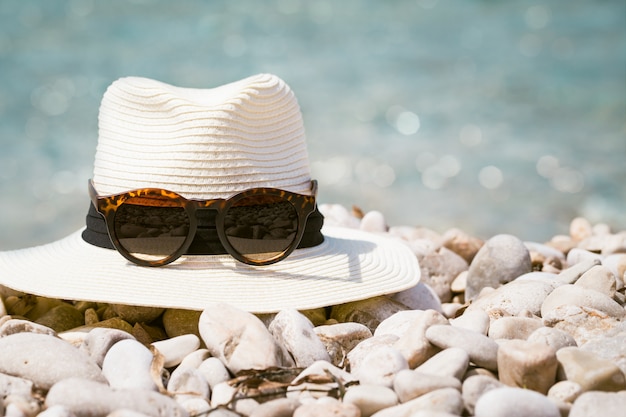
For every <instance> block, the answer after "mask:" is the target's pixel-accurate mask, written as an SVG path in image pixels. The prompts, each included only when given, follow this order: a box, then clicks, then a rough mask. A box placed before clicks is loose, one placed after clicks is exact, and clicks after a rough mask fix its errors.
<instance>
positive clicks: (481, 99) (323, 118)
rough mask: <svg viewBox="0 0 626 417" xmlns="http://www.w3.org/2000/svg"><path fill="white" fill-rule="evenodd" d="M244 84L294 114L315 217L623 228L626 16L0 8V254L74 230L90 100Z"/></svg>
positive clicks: (522, 230) (458, 6)
mask: <svg viewBox="0 0 626 417" xmlns="http://www.w3.org/2000/svg"><path fill="white" fill-rule="evenodd" d="M259 72H272V73H275V74H277V75H279V76H280V77H282V78H283V79H285V80H286V81H287V82H288V83H289V84H290V85H291V87H292V88H293V90H294V91H295V92H296V95H297V97H298V100H299V102H300V105H301V107H302V111H303V115H304V121H305V127H306V131H307V138H308V144H309V154H310V159H311V167H312V170H313V175H314V176H315V177H317V178H318V179H319V182H320V195H319V197H320V200H321V201H322V202H338V203H342V204H344V205H347V206H350V205H352V204H356V205H358V206H360V207H361V208H362V209H363V210H372V209H377V210H380V211H382V212H383V213H384V214H385V215H386V217H387V220H388V223H390V224H392V225H400V224H410V225H421V226H426V227H430V228H433V229H435V230H437V231H440V232H443V231H445V230H446V229H447V228H449V227H460V228H462V229H464V230H466V231H468V232H470V233H474V234H476V235H478V236H480V237H483V238H486V237H489V236H491V235H493V234H495V233H504V232H506V233H513V234H516V235H518V236H520V237H521V238H524V239H532V240H543V239H547V238H549V237H550V236H552V235H553V234H555V233H566V232H567V225H568V223H569V221H570V220H571V218H572V217H574V216H578V215H583V216H586V217H588V218H589V219H591V220H592V221H603V222H607V223H608V224H609V225H611V226H612V228H613V229H624V228H626V214H625V211H624V201H626V164H625V163H624V161H625V157H626V2H624V1H623V0H619V1H609V0H606V1H594V2H592V1H582V0H573V1H569V0H568V1H564V0H563V1H532V2H527V1H515V2H495V1H486V0H485V1H451V0H450V1H444V0H439V1H436V0H411V1H408V0H407V1H402V0H396V1H386V2H383V1H374V0H370V1H356V0H352V1H345V0H342V1H308V2H307V1H296V0H277V1H267V2H265V1H253V0H246V1H211V2H208V1H206V2H201V1H177V2H171V1H165V0H162V1H157V0H152V1H150V0H141V1H121V0H109V1H106V2H105V1H101V2H95V1H89V0H67V1H62V0H48V1H21V0H2V1H0V75H1V76H0V194H1V195H2V197H3V198H2V202H3V203H2V204H1V205H0V249H10V248H18V247H23V246H29V245H34V244H39V243H46V242H49V241H52V240H55V239H57V238H60V237H62V236H65V235H67V234H68V233H70V232H72V231H74V230H75V229H76V228H78V227H80V226H81V225H82V224H83V219H84V215H85V214H86V210H87V207H88V204H89V203H88V198H87V193H86V183H87V179H88V178H89V177H90V176H91V171H92V163H93V155H94V152H95V146H96V143H97V116H98V106H99V102H100V99H101V96H102V94H103V92H104V90H105V89H106V87H107V86H108V85H109V84H110V83H111V82H112V81H113V80H115V79H116V78H118V77H121V76H126V75H138V76H145V77H151V78H155V79H158V80H161V81H165V82H168V83H172V84H176V85H181V86H189V87H212V86H216V85H220V84H223V83H227V82H230V81H234V80H236V79H240V78H243V77H246V76H248V75H252V74H255V73H259Z"/></svg>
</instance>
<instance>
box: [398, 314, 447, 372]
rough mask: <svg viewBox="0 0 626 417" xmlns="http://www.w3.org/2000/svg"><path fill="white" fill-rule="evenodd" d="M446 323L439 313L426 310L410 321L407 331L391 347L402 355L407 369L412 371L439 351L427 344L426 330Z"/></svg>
mask: <svg viewBox="0 0 626 417" xmlns="http://www.w3.org/2000/svg"><path fill="white" fill-rule="evenodd" d="M447 323H448V319H446V318H445V317H444V316H443V315H442V314H441V313H438V312H437V311H434V310H426V311H424V312H423V313H422V314H420V315H419V317H417V318H416V319H415V320H414V321H412V323H411V325H410V326H409V327H408V328H407V331H406V332H405V333H404V334H403V335H402V336H401V337H399V338H398V340H397V341H395V342H394V344H393V347H394V348H396V349H398V350H399V351H400V353H402V356H404V358H405V359H406V360H407V362H408V364H409V368H411V369H414V368H415V367H417V366H418V365H420V364H422V363H424V361H426V360H427V359H428V358H430V357H432V356H433V355H434V354H436V353H437V352H439V351H440V350H441V349H440V348H438V347H437V346H435V345H433V344H431V343H430V342H429V340H428V339H427V338H426V330H427V329H428V328H429V327H430V326H433V325H436V324H441V325H445V324H447Z"/></svg>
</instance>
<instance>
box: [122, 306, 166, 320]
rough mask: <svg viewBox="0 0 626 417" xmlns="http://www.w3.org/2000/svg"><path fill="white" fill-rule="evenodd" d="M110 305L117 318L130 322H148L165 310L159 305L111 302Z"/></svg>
mask: <svg viewBox="0 0 626 417" xmlns="http://www.w3.org/2000/svg"><path fill="white" fill-rule="evenodd" d="M110 307H111V309H112V310H113V311H114V312H115V314H117V316H119V318H121V319H122V320H124V321H126V322H128V323H130V324H135V323H150V322H151V321H154V320H156V319H157V318H158V317H159V316H160V315H161V314H163V311H165V309H164V308H160V307H141V306H130V305H126V304H111V305H110Z"/></svg>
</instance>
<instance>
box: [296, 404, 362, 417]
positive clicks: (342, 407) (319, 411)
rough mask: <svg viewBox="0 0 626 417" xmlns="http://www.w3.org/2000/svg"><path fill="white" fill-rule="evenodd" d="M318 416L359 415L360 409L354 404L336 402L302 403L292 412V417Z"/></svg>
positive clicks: (353, 416) (341, 416)
mask: <svg viewBox="0 0 626 417" xmlns="http://www.w3.org/2000/svg"><path fill="white" fill-rule="evenodd" d="M319 416H333V417H360V416H361V411H360V410H359V408H358V407H357V406H356V405H354V404H350V403H340V402H336V403H331V404H324V403H322V404H320V403H314V404H304V405H301V406H300V407H298V408H297V409H296V411H294V413H293V417H319Z"/></svg>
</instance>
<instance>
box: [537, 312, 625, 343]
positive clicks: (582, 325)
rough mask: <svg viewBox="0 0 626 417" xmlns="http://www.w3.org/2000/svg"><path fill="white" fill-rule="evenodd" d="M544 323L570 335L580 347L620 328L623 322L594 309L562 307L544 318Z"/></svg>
mask: <svg viewBox="0 0 626 417" xmlns="http://www.w3.org/2000/svg"><path fill="white" fill-rule="evenodd" d="M543 323H544V325H546V326H551V327H554V328H557V329H559V330H563V331H565V332H567V333H569V334H570V335H571V336H572V337H573V338H574V340H575V341H576V344H577V345H578V346H582V345H584V344H585V343H587V342H588V341H589V340H593V339H594V338H597V337H601V336H602V335H603V334H605V333H606V332H607V331H610V330H612V329H615V328H618V327H619V326H620V325H621V321H619V320H618V319H616V318H614V317H610V316H608V315H606V314H604V313H602V312H601V311H598V310H596V309H594V308H587V307H577V306H574V305H562V306H559V307H557V308H556V309H554V310H552V311H550V312H549V313H547V314H546V315H545V316H544V317H543Z"/></svg>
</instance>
